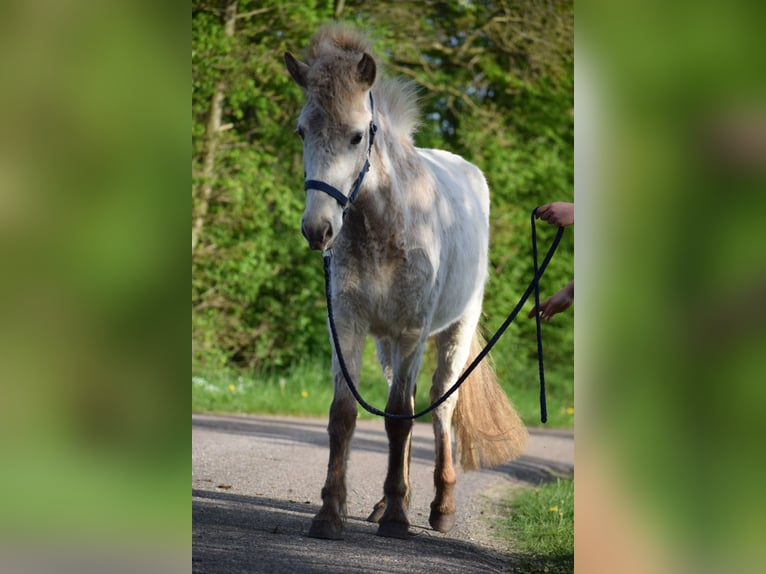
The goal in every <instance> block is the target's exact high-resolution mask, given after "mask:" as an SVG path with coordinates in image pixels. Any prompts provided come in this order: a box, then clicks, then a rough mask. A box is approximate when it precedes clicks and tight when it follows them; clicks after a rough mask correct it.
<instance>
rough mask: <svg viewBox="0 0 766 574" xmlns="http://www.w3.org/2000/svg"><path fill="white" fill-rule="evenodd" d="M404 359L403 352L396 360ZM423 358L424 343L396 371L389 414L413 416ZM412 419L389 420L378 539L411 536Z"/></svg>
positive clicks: (389, 398)
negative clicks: (409, 515) (382, 507)
mask: <svg viewBox="0 0 766 574" xmlns="http://www.w3.org/2000/svg"><path fill="white" fill-rule="evenodd" d="M397 354H399V355H400V356H401V354H404V353H402V349H401V347H400V349H399V353H395V354H394V355H395V356H396V355H397ZM422 355H423V342H422V341H419V342H418V343H417V344H416V345H414V349H412V350H411V351H410V352H409V353H408V354H407V355H406V356H404V357H402V358H401V359H400V361H398V364H396V365H395V368H394V376H393V383H392V384H391V387H390V389H389V392H388V403H387V405H386V412H389V413H396V414H407V415H411V414H413V413H414V409H415V384H416V382H417V375H418V371H419V370H420V362H421V358H422ZM412 425H413V422H412V419H390V418H386V434H387V435H388V472H387V474H386V480H385V482H384V483H383V494H384V497H385V510H384V511H383V515H382V516H381V517H380V520H379V521H378V532H377V534H378V535H379V536H388V537H393V538H406V537H407V536H408V534H409V525H410V522H409V519H408V517H407V513H408V510H409V505H410V440H411V438H412Z"/></svg>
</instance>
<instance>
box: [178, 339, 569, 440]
mask: <svg viewBox="0 0 766 574" xmlns="http://www.w3.org/2000/svg"><path fill="white" fill-rule="evenodd" d="M510 359H511V360H509V357H500V360H499V361H497V371H498V379H499V380H500V382H501V385H502V386H503V388H504V389H505V392H506V394H507V395H508V397H509V398H510V400H511V402H512V403H513V405H514V406H515V407H516V409H517V411H518V412H519V415H520V416H521V418H522V420H523V421H524V422H525V423H526V424H527V425H529V426H536V425H539V424H541V423H540V404H539V388H538V386H537V385H538V378H537V377H538V373H537V363H536V361H532V362H527V364H525V363H523V362H521V361H515V362H514V361H513V360H512V359H513V358H512V357H511V358H510ZM435 365H436V358H435V355H434V353H433V350H428V351H427V352H426V354H425V357H424V360H423V368H422V369H421V373H420V377H419V379H418V384H417V393H416V396H415V408H416V410H422V409H424V408H426V407H427V406H428V405H429V404H430V400H429V391H430V388H431V375H432V373H433V371H434V368H435ZM506 373H509V374H507V375H506ZM571 377H572V375H571V372H570V371H569V370H566V371H565V372H563V373H562V372H557V371H556V370H555V369H549V370H547V371H546V382H547V385H546V386H547V389H548V422H547V424H546V426H548V427H551V428H572V426H573V421H574V408H573V398H572V384H571ZM360 379H361V380H360V381H355V383H356V384H357V385H358V389H359V392H360V394H361V395H362V397H363V398H364V399H365V400H366V401H367V402H368V403H370V404H371V405H373V406H374V407H377V408H378V409H380V410H385V406H386V400H387V392H388V387H387V385H386V382H385V379H384V378H383V374H382V373H381V370H380V366H379V364H378V361H377V358H376V356H375V346H374V344H373V343H372V340H371V339H368V341H367V345H366V347H365V353H364V359H363V361H362V375H361V377H360ZM332 387H333V385H332V379H331V376H330V357H329V349H328V352H327V353H326V354H324V355H323V356H322V357H317V358H310V359H307V360H306V361H304V362H302V363H299V364H296V365H294V366H293V367H292V368H290V369H288V370H285V371H271V372H268V371H266V372H249V373H248V372H244V371H237V370H234V369H228V370H218V371H214V372H209V371H204V370H197V371H196V372H194V371H193V376H192V411H193V412H235V413H261V414H285V415H296V416H316V417H326V416H327V414H328V412H329V409H330V403H331V402H332V395H333V388H332ZM359 417H360V418H362V419H373V418H376V417H375V415H371V414H369V413H367V412H366V411H365V410H364V409H362V408H361V407H360V408H359ZM421 420H425V421H427V420H429V417H428V415H426V416H425V417H423V419H421Z"/></svg>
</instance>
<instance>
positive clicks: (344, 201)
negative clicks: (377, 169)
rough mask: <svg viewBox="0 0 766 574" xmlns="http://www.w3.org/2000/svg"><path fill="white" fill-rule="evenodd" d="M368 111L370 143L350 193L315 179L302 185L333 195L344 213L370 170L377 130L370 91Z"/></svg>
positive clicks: (304, 187)
mask: <svg viewBox="0 0 766 574" xmlns="http://www.w3.org/2000/svg"><path fill="white" fill-rule="evenodd" d="M370 113H371V114H372V118H370V143H369V145H368V146H367V157H366V158H365V160H364V165H363V166H362V170H361V171H360V172H359V175H358V176H357V178H356V181H354V187H353V188H352V189H351V193H350V194H349V195H348V197H346V196H345V195H343V192H341V191H340V190H339V189H338V188H337V187H333V186H332V185H330V184H329V183H325V182H323V181H319V180H316V179H309V180H306V183H305V184H304V185H303V189H305V190H306V191H308V190H309V189H316V190H318V191H323V192H324V193H326V194H327V195H329V196H331V197H333V198H334V199H335V201H337V202H338V204H339V205H340V206H341V208H342V209H343V213H344V215H345V213H346V211H347V210H348V208H349V207H351V204H353V203H354V201H355V200H356V196H357V194H358V193H359V188H361V187H362V182H363V181H364V176H365V175H367V172H368V171H369V170H370V153H372V144H373V142H374V141H375V132H376V131H378V126H377V125H375V103H374V102H373V100H372V92H370Z"/></svg>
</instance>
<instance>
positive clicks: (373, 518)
mask: <svg viewBox="0 0 766 574" xmlns="http://www.w3.org/2000/svg"><path fill="white" fill-rule="evenodd" d="M385 511H386V504H385V502H384V503H380V502H378V503H377V504H376V505H375V507H374V508H373V509H372V512H371V513H370V515H369V516H368V517H367V522H380V519H381V518H382V517H383V513H384V512H385Z"/></svg>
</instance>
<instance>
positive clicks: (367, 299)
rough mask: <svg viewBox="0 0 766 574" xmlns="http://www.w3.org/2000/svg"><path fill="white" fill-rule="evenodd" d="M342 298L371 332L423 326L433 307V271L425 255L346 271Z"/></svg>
mask: <svg viewBox="0 0 766 574" xmlns="http://www.w3.org/2000/svg"><path fill="white" fill-rule="evenodd" d="M347 273H348V278H349V280H348V281H346V282H345V286H344V287H343V288H342V293H343V295H342V296H343V298H344V299H347V302H348V303H349V304H351V305H353V308H354V310H355V312H356V314H357V315H359V316H360V318H362V319H364V321H365V322H366V323H368V324H369V325H370V328H371V329H372V331H373V332H375V331H378V332H381V333H382V332H383V331H389V330H394V331H396V330H398V329H401V328H410V327H420V326H423V325H425V324H426V323H427V322H428V321H429V318H430V317H431V315H432V314H433V310H434V306H435V297H436V293H435V283H436V281H435V278H436V270H435V269H434V266H433V264H432V263H431V259H430V257H428V255H427V254H426V253H425V252H420V251H414V252H408V253H407V255H406V256H401V257H399V258H392V259H390V260H387V261H385V262H382V263H378V264H375V265H373V264H370V265H364V266H358V267H357V268H352V269H348V270H347Z"/></svg>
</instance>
